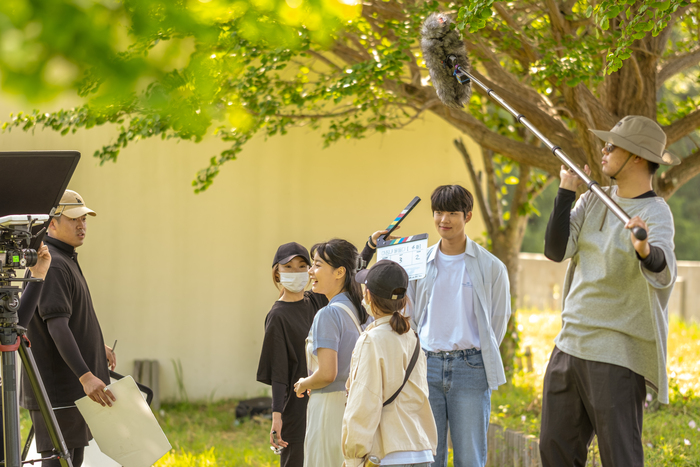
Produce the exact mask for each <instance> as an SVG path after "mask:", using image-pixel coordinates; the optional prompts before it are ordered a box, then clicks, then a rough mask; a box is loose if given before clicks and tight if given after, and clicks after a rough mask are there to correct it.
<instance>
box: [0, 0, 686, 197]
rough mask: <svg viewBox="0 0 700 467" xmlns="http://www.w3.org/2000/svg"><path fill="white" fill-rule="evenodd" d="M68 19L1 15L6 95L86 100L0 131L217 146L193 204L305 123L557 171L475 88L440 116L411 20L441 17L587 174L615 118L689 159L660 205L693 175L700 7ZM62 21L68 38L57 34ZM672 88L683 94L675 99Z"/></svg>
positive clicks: (673, 175)
mask: <svg viewBox="0 0 700 467" xmlns="http://www.w3.org/2000/svg"><path fill="white" fill-rule="evenodd" d="M20 3H21V4H23V5H29V6H30V8H25V9H24V10H22V9H21V8H19V7H17V5H19V4H20ZM13 5H14V6H13ZM76 5H83V4H82V3H76V2H72V1H68V0H24V1H23V2H18V1H13V2H2V4H1V5H0V27H2V30H3V31H15V32H14V36H13V37H14V39H13V41H14V42H11V45H12V46H13V47H14V49H11V51H12V50H14V52H13V53H15V52H16V53H17V54H19V53H27V52H28V51H33V52H32V53H30V54H29V57H30V59H29V60H27V62H26V63H23V62H21V61H20V60H18V59H17V56H19V55H13V53H9V54H2V55H0V71H1V72H2V79H3V89H14V90H15V91H16V92H19V93H24V94H25V95H29V96H31V95H32V93H37V94H36V95H38V96H45V95H49V94H51V93H52V92H53V93H55V92H58V91H60V90H64V89H66V88H71V89H75V90H77V91H78V92H79V93H80V94H81V95H82V96H84V97H85V99H86V100H85V104H84V105H82V106H79V107H76V108H73V109H64V110H62V111H59V112H55V113H48V114H47V113H44V112H41V111H38V110H37V111H34V112H30V113H17V114H15V115H13V116H12V117H11V119H10V120H9V121H8V122H6V123H4V124H3V129H4V130H6V131H9V130H11V129H12V128H20V129H22V130H25V131H26V130H31V129H33V128H35V127H37V126H40V127H48V128H51V129H53V130H56V131H59V132H62V133H63V134H66V133H67V132H75V131H78V130H80V129H85V128H90V127H92V126H96V125H103V124H107V123H111V124H115V125H116V126H117V128H118V129H119V134H118V136H117V138H116V139H115V140H113V141H109V142H106V144H105V146H103V147H102V148H101V149H100V150H99V151H97V152H96V154H95V155H96V156H97V157H98V158H100V159H101V160H102V161H103V162H104V161H109V160H116V158H117V156H118V155H119V151H120V150H121V149H123V148H125V147H127V145H128V144H129V143H132V142H136V141H138V140H140V139H144V138H150V137H161V138H175V139H184V140H191V141H200V140H201V139H202V138H204V137H205V136H206V135H207V134H210V135H211V134H214V135H215V136H216V137H217V138H219V139H220V140H221V141H222V142H224V143H225V144H226V148H225V149H224V150H223V151H222V152H221V153H220V154H218V155H215V156H214V157H212V158H211V160H210V164H209V166H208V167H207V168H205V169H203V170H202V171H201V172H200V173H199V174H197V177H196V180H195V181H194V182H193V184H194V185H195V188H196V191H201V190H204V189H206V188H207V187H208V186H210V185H211V183H212V182H213V180H214V178H215V177H216V175H217V174H218V173H219V171H220V170H221V167H222V166H223V164H225V163H226V162H228V161H230V160H233V159H235V158H236V157H237V155H238V154H239V153H240V151H241V150H242V149H243V147H244V145H245V144H246V142H248V141H249V140H250V139H251V138H253V137H254V136H255V135H257V134H260V135H263V136H265V137H270V136H274V135H280V134H285V133H286V132H287V131H288V130H289V129H290V128H292V127H296V126H302V125H305V126H308V127H311V128H312V129H315V130H318V132H319V134H320V135H321V136H322V138H323V140H324V142H325V144H326V145H328V144H331V143H333V142H335V141H338V140H340V139H346V138H363V137H365V136H367V135H369V134H372V133H375V132H385V131H389V130H400V129H402V128H404V127H405V126H407V125H409V124H410V123H411V122H413V121H414V120H415V119H417V118H421V117H422V116H423V115H425V113H426V112H431V113H432V114H434V115H436V116H438V117H439V118H441V119H442V120H443V121H445V123H447V124H449V125H452V126H453V127H455V128H456V129H458V130H460V131H461V132H463V133H465V134H466V135H468V136H470V137H471V138H472V139H473V140H475V141H476V142H477V143H478V144H480V145H481V146H482V147H484V148H485V149H486V150H489V151H493V152H494V153H495V154H500V155H502V156H503V157H506V158H508V159H510V160H513V161H516V162H518V163H520V164H524V165H526V166H529V167H533V168H538V169H541V170H544V171H545V172H548V173H549V174H553V175H554V174H557V173H558V168H559V163H558V161H557V160H556V158H554V157H553V156H552V155H551V153H550V152H549V150H547V149H546V148H543V147H541V145H540V144H539V142H538V141H536V140H529V139H523V138H520V139H518V138H513V137H512V136H513V135H512V134H508V132H505V133H504V132H499V131H495V130H494V129H493V128H491V126H490V125H489V124H488V119H489V114H493V113H494V112H497V111H498V110H497V109H496V108H495V107H494V106H493V104H491V103H489V102H488V100H487V99H486V98H485V97H484V96H483V95H481V94H479V93H478V92H475V93H474V94H473V96H472V102H471V104H470V108H469V109H465V111H457V110H451V109H448V108H446V107H445V106H443V105H442V104H441V103H440V102H439V100H438V99H437V96H436V94H435V91H434V89H433V88H432V86H431V84H430V81H429V77H428V73H427V70H426V69H425V64H424V62H423V59H422V56H421V52H420V48H419V39H420V38H419V31H420V25H421V23H422V20H423V18H425V17H426V16H427V15H428V14H429V13H431V12H433V11H437V10H441V11H445V10H447V11H452V12H454V13H455V14H456V15H457V17H458V22H459V23H460V24H459V26H460V27H463V28H464V30H463V35H464V39H465V45H466V47H467V50H468V52H469V55H470V58H471V60H472V62H473V65H474V67H473V68H474V70H475V71H474V74H475V76H476V77H477V78H479V79H480V80H482V81H484V82H485V83H487V84H488V85H489V86H490V87H492V88H493V89H495V90H496V91H497V92H498V94H499V95H501V96H502V97H503V98H504V99H505V100H506V101H508V102H509V103H510V104H511V105H513V106H514V107H515V108H517V109H518V110H519V111H521V112H522V113H523V114H525V115H526V116H527V117H528V119H529V120H530V121H531V122H532V123H533V124H534V125H535V126H536V127H537V128H538V129H540V131H542V132H543V133H544V134H546V135H547V137H548V138H549V139H550V140H552V142H553V143H555V144H557V145H559V146H561V147H562V148H563V149H564V150H565V151H566V152H567V154H569V156H570V157H572V159H574V160H575V161H577V162H578V163H580V164H584V163H587V164H589V165H591V166H592V167H594V175H596V176H597V178H599V179H600V178H601V177H600V175H601V174H600V171H599V158H600V152H599V151H600V142H599V141H597V140H596V139H595V137H593V136H592V135H591V134H590V133H589V132H588V131H587V130H588V128H609V127H611V126H612V125H613V124H614V123H615V122H616V121H617V120H618V119H619V118H620V117H622V116H624V115H627V114H641V115H647V116H649V117H652V118H658V120H659V121H660V122H661V123H662V124H663V125H664V128H665V130H666V132H667V134H668V136H669V142H670V143H676V142H678V144H679V145H682V146H683V147H679V150H678V151H679V155H681V156H686V157H685V160H684V163H683V164H682V165H681V166H679V167H674V168H672V169H670V170H668V171H667V172H665V173H663V174H662V175H661V176H659V178H658V180H657V187H658V190H659V192H660V193H662V194H663V195H664V196H666V197H668V196H670V195H671V194H672V193H673V192H674V191H675V190H676V189H677V188H678V187H679V186H680V185H682V184H683V183H685V182H686V181H687V180H689V179H690V178H692V177H694V176H695V175H697V173H700V155H699V154H700V153H699V152H698V151H697V150H694V149H693V148H694V146H690V145H688V144H686V143H687V141H688V139H687V138H686V137H687V136H688V135H690V134H692V133H693V132H695V131H696V130H697V128H698V127H699V126H700V109H699V108H698V105H697V104H698V103H697V102H696V101H694V100H693V99H695V94H696V93H695V92H694V90H695V86H697V83H696V82H695V79H696V78H695V77H694V75H693V74H692V73H694V71H693V70H694V68H693V67H696V66H697V65H698V63H699V62H700V47H699V46H698V4H697V3H696V2H690V1H685V2H681V1H677V0H672V1H668V2H649V1H644V2H639V1H636V2H631V3H628V2H625V1H619V0H618V1H612V0H606V1H603V2H600V3H598V4H597V5H596V6H595V8H590V5H589V3H588V2H585V1H576V0H562V1H557V0H546V1H544V2H542V1H534V0H532V1H522V2H511V3H505V2H494V1H483V0H479V1H468V2H466V3H450V2H443V1H417V0H393V1H390V2H387V1H382V0H369V1H367V2H364V3H363V4H362V5H361V6H360V5H353V4H352V1H350V0H342V1H341V0H267V1H265V2H263V1H257V2H250V3H246V2H232V1H229V0H210V1H209V2H207V3H202V2H200V1H195V0H187V1H186V0H178V1H166V0H139V1H136V0H124V1H123V2H121V3H115V4H113V3H109V2H105V3H104V4H102V3H95V4H92V5H91V6H89V7H86V6H76ZM69 15H73V16H71V17H74V18H76V19H75V21H76V22H79V23H80V24H79V25H76V26H75V27H74V28H73V29H71V28H68V27H63V28H59V25H60V24H63V22H65V18H67V17H68V16H69ZM652 23H653V24H652ZM71 24H72V23H71ZM650 24H651V27H650ZM32 25H34V26H32ZM36 25H39V26H40V27H38V28H37V27H36ZM7 34H8V32H5V33H3V36H2V39H0V40H2V41H6V40H7V39H5V37H6V36H7ZM86 39H89V40H86ZM6 44H7V43H6V42H3V46H4V47H5V48H4V49H3V50H7V49H8V46H7V45H6ZM13 57H14V58H13ZM679 83H681V84H683V86H684V87H683V86H680V84H679ZM679 86H680V87H681V88H683V89H684V91H682V92H677V89H678V88H679ZM37 90H39V91H37ZM657 90H658V91H659V95H660V96H661V99H659V101H658V102H657V98H656V96H657ZM477 91H479V90H477ZM671 91H673V92H671ZM688 98H690V100H688ZM511 124H512V125H516V124H515V123H514V122H512V120H511ZM514 131H515V130H512V131H511V133H513V132H514Z"/></svg>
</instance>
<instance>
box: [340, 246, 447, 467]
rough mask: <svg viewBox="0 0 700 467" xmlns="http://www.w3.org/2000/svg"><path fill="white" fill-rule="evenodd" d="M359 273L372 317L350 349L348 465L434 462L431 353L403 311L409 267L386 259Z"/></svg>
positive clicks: (346, 421)
mask: <svg viewBox="0 0 700 467" xmlns="http://www.w3.org/2000/svg"><path fill="white" fill-rule="evenodd" d="M355 280H356V281H357V282H360V283H362V284H365V299H364V301H365V303H369V309H370V312H371V314H372V316H373V317H374V322H373V323H372V324H370V325H369V326H368V327H367V330H366V331H365V332H364V333H363V334H362V335H361V336H360V338H359V339H358V340H357V343H356V345H355V350H354V351H353V355H352V363H351V366H350V377H349V378H348V381H347V388H348V400H347V407H346V409H345V415H344V418H343V438H342V440H343V452H344V455H345V467H358V466H362V465H378V464H380V463H381V465H392V466H396V467H400V466H403V467H408V466H415V467H418V466H420V467H428V466H429V465H430V463H432V462H433V460H434V458H433V456H434V455H435V450H436V448H437V428H436V426H435V420H434V419H433V412H432V410H431V408H430V402H429V400H428V381H427V362H426V357H425V354H424V353H423V351H422V350H421V347H420V340H419V339H418V335H417V334H416V333H415V332H412V331H411V327H410V324H409V321H408V318H407V317H406V316H404V314H403V310H404V309H405V307H406V302H407V300H408V298H407V297H406V291H407V289H408V274H407V273H406V271H405V270H404V268H403V267H401V266H400V265H399V264H398V263H395V262H393V261H390V260H382V261H379V262H377V264H375V265H374V266H372V268H371V269H369V270H364V271H360V272H359V273H358V274H357V275H356V276H355ZM365 462H367V463H366V464H365Z"/></svg>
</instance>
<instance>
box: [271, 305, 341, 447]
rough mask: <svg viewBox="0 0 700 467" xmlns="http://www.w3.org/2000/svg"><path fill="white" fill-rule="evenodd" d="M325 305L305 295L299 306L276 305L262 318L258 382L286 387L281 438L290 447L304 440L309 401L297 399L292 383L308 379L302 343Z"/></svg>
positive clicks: (305, 398)
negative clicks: (263, 319) (263, 333)
mask: <svg viewBox="0 0 700 467" xmlns="http://www.w3.org/2000/svg"><path fill="white" fill-rule="evenodd" d="M327 304H328V299H327V298H326V297H325V295H320V294H316V293H313V292H305V293H304V298H303V299H302V300H299V301H298V302H282V301H277V302H275V304H274V305H273V306H272V309H271V310H270V312H269V313H268V314H267V318H265V338H264V339H263V346H262V352H261V353H260V363H259V364H258V376H257V380H258V381H260V382H261V383H265V384H270V385H271V384H273V383H276V384H277V383H279V384H282V385H285V386H286V387H287V394H286V397H285V400H284V409H283V410H282V433H281V436H282V439H283V440H285V441H287V442H290V443H293V442H299V441H303V440H304V432H305V431H306V405H307V403H308V398H307V397H304V398H303V399H300V398H298V397H297V396H296V394H295V393H294V383H296V382H297V381H298V380H299V378H305V377H307V376H308V371H307V369H306V353H305V349H304V343H305V341H306V337H307V336H308V334H309V329H311V323H313V320H314V316H316V312H317V311H318V310H320V309H321V308H323V307H324V306H326V305H327Z"/></svg>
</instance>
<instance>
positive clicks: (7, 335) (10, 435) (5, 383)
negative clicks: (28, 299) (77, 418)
mask: <svg viewBox="0 0 700 467" xmlns="http://www.w3.org/2000/svg"><path fill="white" fill-rule="evenodd" d="M14 280H23V281H32V280H34V281H36V279H14ZM18 292H19V287H13V286H10V285H9V284H8V283H7V282H6V281H0V353H2V361H1V366H0V368H1V369H2V413H3V425H4V439H3V441H4V448H5V461H4V462H0V465H4V466H5V467H20V466H21V465H22V464H23V463H24V462H23V460H22V458H21V449H20V445H21V439H20V428H19V394H18V389H17V388H18V381H17V352H19V356H20V358H21V359H22V364H23V365H24V370H25V371H26V372H27V376H28V380H29V382H30V385H31V387H32V391H33V392H34V396H35V397H36V400H37V403H38V405H39V411H40V412H41V415H42V417H43V418H44V423H45V424H46V428H47V429H48V432H49V436H50V438H51V443H52V444H53V447H54V452H55V454H54V455H53V456H52V457H50V458H48V459H58V460H59V462H60V463H61V467H73V464H72V462H71V459H70V455H69V453H68V448H67V447H66V443H65V441H64V439H63V434H62V433H61V430H60V429H59V428H58V423H57V421H56V417H55V415H54V413H53V409H52V408H51V404H50V403H49V397H48V395H47V393H46V388H45V387H44V383H43V382H42V381H41V377H40V376H39V372H38V370H37V366H36V361H35V360H34V356H33V355H32V351H31V349H30V348H29V347H30V344H29V340H28V339H27V336H26V335H25V331H26V329H24V328H23V327H21V326H19V325H18V322H19V319H18V315H17V311H18V310H19V305H20V300H19V297H18ZM37 460H38V459H37ZM30 462H31V461H30ZM32 463H33V462H32Z"/></svg>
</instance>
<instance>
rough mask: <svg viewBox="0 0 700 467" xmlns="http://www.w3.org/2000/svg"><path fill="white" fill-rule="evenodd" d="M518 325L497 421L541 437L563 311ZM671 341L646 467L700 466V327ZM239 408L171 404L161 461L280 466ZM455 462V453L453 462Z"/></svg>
mask: <svg viewBox="0 0 700 467" xmlns="http://www.w3.org/2000/svg"><path fill="white" fill-rule="evenodd" d="M518 323H520V324H519V329H520V331H521V354H520V355H521V357H520V358H521V359H522V362H523V363H522V364H521V365H520V366H519V367H518V368H519V371H518V372H517V373H516V374H514V375H513V377H512V378H511V380H510V381H509V382H508V384H506V385H504V386H501V388H500V389H499V390H498V391H494V392H493V395H492V410H491V421H492V423H498V424H499V425H502V426H505V427H507V428H510V429H513V430H516V431H521V432H525V433H529V434H532V435H534V436H539V428H540V413H541V410H542V396H541V393H542V380H543V378H544V372H545V369H546V368H547V363H548V361H549V356H550V354H551V353H552V349H553V348H554V338H555V337H556V335H557V333H558V332H559V330H560V328H561V314H560V313H558V312H542V311H538V310H520V311H519V312H518ZM668 342H669V355H668V368H669V379H670V382H671V388H670V398H671V404H669V405H661V406H660V407H659V408H658V409H657V410H655V411H646V412H645V414H644V432H643V443H644V453H645V457H646V465H649V466H654V467H657V466H659V467H661V466H669V467H670V466H674V467H676V466H681V467H691V466H694V467H700V398H699V397H698V394H700V326H698V325H697V324H687V323H684V322H682V321H681V320H679V319H677V318H672V319H671V320H670V324H669V339H668ZM527 347H529V348H530V351H531V356H532V368H533V371H532V372H528V371H525V370H523V368H522V367H525V368H527V359H526V358H524V357H523V356H522V355H523V354H524V352H525V349H526V348H527ZM651 405H652V408H654V404H653V403H652V404H651ZM235 407H236V401H222V402H217V403H213V404H170V405H167V404H166V405H164V406H163V410H161V411H160V413H159V414H157V416H158V420H159V421H160V423H161V426H162V427H163V430H164V431H165V433H166V434H167V435H168V438H169V439H170V442H171V444H172V445H173V450H172V451H171V452H169V453H168V454H167V455H166V456H165V457H163V458H162V459H161V460H160V461H159V462H158V463H157V464H155V466H156V467H239V466H254V467H272V466H277V465H279V457H278V456H276V455H275V454H273V453H272V451H270V449H269V446H268V437H269V430H270V425H269V424H270V421H269V420H266V419H264V418H254V419H252V420H246V421H243V422H236V420H235V416H234V413H235ZM591 452H596V448H595V447H593V448H592V450H591ZM452 465H453V464H452V456H451V453H450V460H449V462H448V466H449V467H451V466H452Z"/></svg>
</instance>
